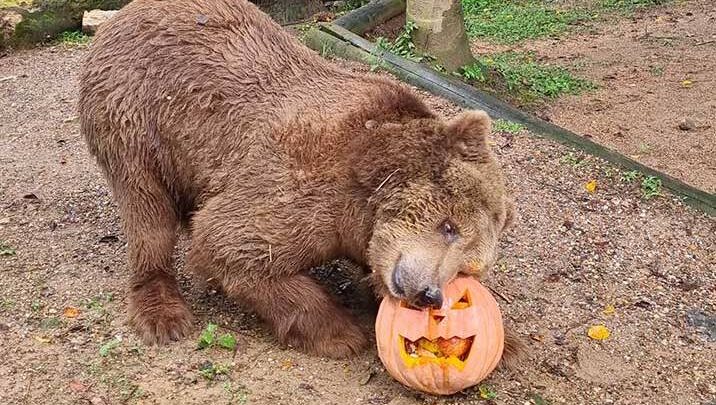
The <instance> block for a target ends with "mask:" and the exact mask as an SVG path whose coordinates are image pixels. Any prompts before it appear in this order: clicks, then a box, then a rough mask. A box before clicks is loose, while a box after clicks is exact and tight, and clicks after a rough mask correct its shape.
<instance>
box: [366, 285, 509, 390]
mask: <svg viewBox="0 0 716 405" xmlns="http://www.w3.org/2000/svg"><path fill="white" fill-rule="evenodd" d="M443 295H444V300H443V307H442V308H441V309H438V310H418V309H416V308H413V307H411V306H410V305H408V304H406V303H404V302H402V301H399V300H397V299H395V298H392V297H387V298H385V299H384V300H383V302H382V303H381V306H380V310H379V312H378V317H377V319H376V338H377V339H376V341H377V344H378V355H379V356H380V359H381V361H382V362H383V365H384V366H385V367H386V369H387V370H388V372H389V373H390V374H391V375H392V376H393V377H394V378H395V379H396V380H398V381H400V382H401V383H403V384H404V385H407V386H409V387H412V388H415V389H418V390H421V391H425V392H428V393H432V394H443V395H445V394H453V393H455V392H458V391H461V390H463V389H465V388H467V387H469V386H472V385H475V384H477V383H478V382H480V381H481V380H482V379H484V378H485V377H486V376H487V375H488V374H489V373H491V372H492V370H494V368H495V367H496V366H497V363H498V362H499V360H500V358H501V357H502V350H503V345H504V330H503V326H502V315H501V314H500V311H499V308H498V306H497V302H496V301H495V299H494V298H493V297H492V295H491V294H490V293H489V291H488V290H487V289H486V288H485V287H483V286H482V285H480V283H479V282H478V281H477V280H475V279H474V278H472V277H466V276H461V277H458V278H457V279H455V280H453V281H452V282H450V283H448V284H447V285H446V286H445V288H444V289H443Z"/></svg>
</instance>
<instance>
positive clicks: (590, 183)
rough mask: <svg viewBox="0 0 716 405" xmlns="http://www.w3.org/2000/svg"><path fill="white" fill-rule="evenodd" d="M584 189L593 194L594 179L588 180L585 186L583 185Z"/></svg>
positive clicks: (595, 182)
mask: <svg viewBox="0 0 716 405" xmlns="http://www.w3.org/2000/svg"><path fill="white" fill-rule="evenodd" d="M584 189H585V190H587V192H589V193H593V192H594V191H596V190H597V181H596V180H594V179H592V180H589V181H588V182H587V184H585V185H584Z"/></svg>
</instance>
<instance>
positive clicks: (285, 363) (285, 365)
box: [281, 359, 293, 370]
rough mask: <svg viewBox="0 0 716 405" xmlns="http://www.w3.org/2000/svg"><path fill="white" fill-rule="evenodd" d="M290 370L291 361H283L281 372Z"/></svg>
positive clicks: (291, 366)
mask: <svg viewBox="0 0 716 405" xmlns="http://www.w3.org/2000/svg"><path fill="white" fill-rule="evenodd" d="M291 368H293V361H291V360H290V359H289V360H284V361H283V363H281V369H282V370H290V369H291Z"/></svg>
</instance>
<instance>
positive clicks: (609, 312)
mask: <svg viewBox="0 0 716 405" xmlns="http://www.w3.org/2000/svg"><path fill="white" fill-rule="evenodd" d="M615 310H616V309H615V308H614V305H612V304H607V306H606V307H604V311H602V313H603V314H604V315H613V314H614V311H615Z"/></svg>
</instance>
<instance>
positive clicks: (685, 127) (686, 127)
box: [679, 118, 696, 131]
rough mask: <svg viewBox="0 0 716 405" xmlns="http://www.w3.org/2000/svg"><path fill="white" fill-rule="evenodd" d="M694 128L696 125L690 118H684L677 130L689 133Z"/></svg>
mask: <svg viewBox="0 0 716 405" xmlns="http://www.w3.org/2000/svg"><path fill="white" fill-rule="evenodd" d="M695 128H696V123H694V121H693V120H692V119H690V118H684V119H683V120H681V122H679V129H680V130H682V131H691V130H693V129H695Z"/></svg>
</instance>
